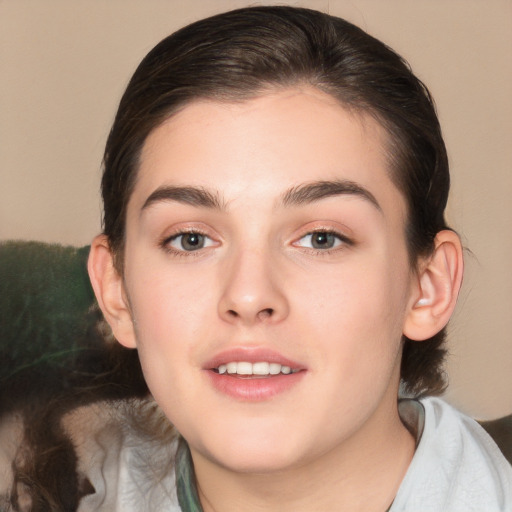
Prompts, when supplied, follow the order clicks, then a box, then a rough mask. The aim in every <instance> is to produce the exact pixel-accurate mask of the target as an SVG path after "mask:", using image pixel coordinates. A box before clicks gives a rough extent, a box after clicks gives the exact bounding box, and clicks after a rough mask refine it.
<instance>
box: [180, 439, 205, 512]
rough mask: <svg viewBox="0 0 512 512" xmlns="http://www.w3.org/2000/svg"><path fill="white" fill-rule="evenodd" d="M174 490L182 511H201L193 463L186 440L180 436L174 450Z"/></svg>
mask: <svg viewBox="0 0 512 512" xmlns="http://www.w3.org/2000/svg"><path fill="white" fill-rule="evenodd" d="M175 471H176V491H177V494H178V503H179V504H180V508H181V510H182V512H203V508H202V507H201V503H200V501H199V496H198V494H197V488H196V483H195V480H196V478H195V474H194V464H193V463H192V456H191V454H190V449H189V447H188V445H187V443H186V441H185V440H184V439H183V438H181V439H180V441H179V444H178V450H177V451H176V465H175Z"/></svg>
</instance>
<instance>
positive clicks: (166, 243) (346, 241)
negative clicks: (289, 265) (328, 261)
mask: <svg viewBox="0 0 512 512" xmlns="http://www.w3.org/2000/svg"><path fill="white" fill-rule="evenodd" d="M315 234H324V235H327V236H329V235H332V236H334V237H335V238H336V239H337V241H338V242H339V243H338V245H336V246H334V247H331V248H327V249H320V248H314V247H302V246H300V245H298V242H299V241H301V240H303V239H304V238H306V237H308V236H311V237H312V236H314V235H315ZM185 235H199V236H203V237H205V238H206V239H208V240H210V241H212V240H213V239H212V238H211V237H210V236H208V235H207V234H206V233H205V232H204V231H201V230H199V229H190V230H182V231H178V232H176V233H174V234H172V235H171V236H167V237H165V238H164V239H163V240H162V241H161V242H160V244H159V245H160V247H161V248H162V249H164V250H165V251H166V252H167V253H168V254H171V255H173V256H176V257H198V256H200V255H201V253H202V249H206V248H208V247H211V246H212V245H213V244H209V245H208V246H206V247H200V248H198V249H197V250H191V251H187V250H184V249H183V250H179V249H175V248H174V247H172V246H171V245H170V244H171V242H173V241H174V240H177V239H178V238H180V237H182V236H185ZM292 245H293V246H294V247H299V248H301V247H302V249H303V250H305V251H307V252H308V253H310V254H313V255H317V256H328V255H332V254H333V253H335V252H338V251H340V250H343V249H344V248H345V247H347V246H349V247H350V246H353V245H354V241H353V240H352V239H350V238H348V237H347V236H346V235H344V234H343V233H340V232H338V231H335V230H332V229H322V228H319V229H315V230H312V231H308V232H306V233H304V234H303V235H301V236H300V238H298V239H297V240H296V242H293V243H292Z"/></svg>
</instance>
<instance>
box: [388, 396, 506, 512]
mask: <svg viewBox="0 0 512 512" xmlns="http://www.w3.org/2000/svg"><path fill="white" fill-rule="evenodd" d="M405 407H406V408H407V404H406V406H405ZM409 407H410V408H413V409H414V408H417V407H421V408H422V409H423V411H424V424H423V432H422V434H421V439H420V440H419V443H418V446H417V449H416V453H415V455H414V457H413V460H412V462H411V465H410V467H409V470H408V471H407V473H406V476H405V478H404V480H403V482H402V485H401V486H400V489H399V492H398V494H397V496H396V499H395V502H394V504H393V507H392V509H391V510H392V512H398V511H400V510H403V511H406V510H422V511H425V512H426V511H432V512H438V511H444V510H449V511H451V512H457V511H461V512H462V511H464V512H467V511H472V510H474V511H482V510H486V511H501V510H503V511H504V510H511V509H512V467H511V466H510V464H509V463H508V462H507V460H506V459H505V457H504V456H503V455H502V453H501V452H500V450H499V448H498V447H497V446H496V444H495V443H494V441H493V440H492V439H491V437H490V436H489V435H488V434H487V433H486V432H485V430H484V429H483V428H482V427H481V426H480V425H479V424H478V423H477V422H476V421H474V420H473V419H471V418H469V417H468V416H465V415H464V414H462V413H460V412H459V411H457V410H456V409H454V408H453V407H451V406H450V405H448V404H447V403H446V402H444V401H443V400H440V399H438V398H426V399H423V400H421V401H420V402H413V401H411V403H410V405H409ZM420 416H421V415H420ZM419 429H420V431H421V426H420V427H419Z"/></svg>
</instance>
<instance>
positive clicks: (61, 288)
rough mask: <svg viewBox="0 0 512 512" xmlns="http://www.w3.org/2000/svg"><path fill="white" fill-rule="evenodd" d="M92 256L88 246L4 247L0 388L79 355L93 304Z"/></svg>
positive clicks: (0, 248)
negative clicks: (40, 367)
mask: <svg viewBox="0 0 512 512" xmlns="http://www.w3.org/2000/svg"><path fill="white" fill-rule="evenodd" d="M88 253H89V247H88V246H86V247H81V248H75V247H64V246H61V245H56V244H46V243H42V242H23V241H7V242H1V243H0V383H1V382H2V381H4V380H6V379H8V378H10V377H12V376H13V375H15V374H16V373H17V372H19V371H21V370H24V369H26V368H28V367H30V366H34V365H38V364H46V365H47V364H53V365H55V364H57V365H59V364H64V362H66V361H69V359H70V357H72V356H73V354H74V353H76V352H77V351H80V350H81V348H82V346H83V341H84V339H85V337H86V335H87V331H88V329H89V328H90V326H91V321H92V319H91V318H90V316H89V315H88V313H89V312H90V310H91V308H92V306H93V305H94V303H95V299H94V293H93V291H92V288H91V285H90V283H89V278H88V275H87V267H86V264H87V257H88Z"/></svg>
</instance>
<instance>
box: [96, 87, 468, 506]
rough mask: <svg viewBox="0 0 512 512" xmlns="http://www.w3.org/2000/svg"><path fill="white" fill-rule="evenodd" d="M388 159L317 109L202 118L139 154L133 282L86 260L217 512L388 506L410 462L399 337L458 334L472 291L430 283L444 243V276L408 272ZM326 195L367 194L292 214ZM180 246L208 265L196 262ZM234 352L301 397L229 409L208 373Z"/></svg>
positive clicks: (321, 97) (347, 122)
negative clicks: (457, 304) (401, 407)
mask: <svg viewBox="0 0 512 512" xmlns="http://www.w3.org/2000/svg"><path fill="white" fill-rule="evenodd" d="M385 141H386V134H385V132H384V131H383V129H382V128H381V127H380V125H379V124H378V123H377V122H376V121H375V120H374V119H373V118H370V117H369V116H368V117H367V116H365V115H362V114H357V115H355V114H353V113H349V112H348V111H347V110H346V109H344V108H343V107H342V106H341V105H340V104H339V103H338V102H337V101H336V100H334V99H333V98H332V97H330V96H328V95H326V94H324V93H323V92H320V91H317V90H315V89H309V88H304V89H290V90H284V91H279V92H272V93H268V94H265V95H263V96H261V97H258V98H255V99H251V100H248V101H245V102H241V103H236V104H234V103H233V104H231V103H222V104H221V103H216V102H208V101H197V102H195V103H192V104H191V105H189V106H187V107H186V108H184V109H183V110H182V111H181V112H180V113H179V114H177V115H175V116H173V117H172V118H170V119H169V120H168V121H166V122H165V123H164V124H163V125H161V126H160V127H158V128H157V129H155V130H154V131H153V132H152V134H150V136H149V137H148V139H147V141H146V144H145V146H144V149H143V152H142V157H141V165H140V169H139V174H138V179H137V182H136V185H135V189H134V192H133V195H132V197H131V198H130V201H129V205H128V212H127V223H126V246H125V254H124V258H125V260H124V261H125V266H124V269H125V271H124V276H122V277H121V276H118V275H117V274H116V272H115V270H114V269H113V266H112V258H111V255H110V254H109V253H108V243H107V242H106V240H105V239H104V238H102V237H99V238H98V239H97V240H96V241H95V242H94V244H93V251H92V253H91V262H90V267H91V269H92V270H91V275H92V281H93V285H94V286H95V289H96V292H97V294H98V296H99V297H100V304H101V305H102V309H103V310H104V312H105V314H106V316H107V319H108V320H109V322H110V324H111V325H112V327H113V329H114V334H115V335H116V337H117V339H118V340H119V341H120V342H121V343H123V344H124V345H126V346H129V347H137V348H138V350H139V354H140V358H141V363H142V366H143V369H144V372H145V375H146V379H147V382H148V385H149V388H150V390H151V392H152V393H153V395H154V397H155V399H156V401H157V402H158V403H159V405H160V406H161V407H162V409H163V410H164V412H165V414H166V415H167V416H168V418H169V419H170V420H171V421H172V422H173V423H174V424H175V426H176V427H177V429H178V430H179V431H180V432H181V434H182V435H183V436H184V437H185V439H187V441H188V443H189V445H190V448H191V452H192V457H193V461H194V466H195V470H196V476H197V480H198V486H199V492H200V496H201V501H202V504H203V507H204V509H205V511H210V510H212V511H213V510H217V511H218V510H222V511H223V512H226V511H231V510H248V511H249V510H294V511H300V510H339V509H342V508H343V507H348V509H349V510H365V511H371V510H385V509H386V508H387V507H388V506H389V505H390V503H391V502H392V500H393V497H394V495H395V493H396V491H397V489H398V486H399V484H400V482H401V480H402V478H403V475H404V474H405V471H406V469H407V466H408V464H409V462H410V460H411V458H412V456H413V453H414V441H413V439H412V437H411V435H410V434H409V432H408V431H407V430H406V429H405V427H404V426H403V425H402V423H401V421H400V419H399V416H398V411H397V405H396V402H397V398H396V397H397V392H398V384H399V373H400V359H401V348H402V342H401V339H402V334H403V333H405V334H407V335H408V336H410V337H413V338H414V339H425V338H427V337H429V336H431V335H432V334H433V333H434V332H437V330H439V329H440V328H441V327H442V326H443V325H444V323H446V321H447V319H448V318H449V314H450V313H451V309H450V308H451V307H452V303H453V297H452V295H453V294H451V293H449V292H450V291H451V289H452V288H454V289H456V288H457V282H460V279H459V274H460V272H459V271H458V270H457V271H456V272H455V273H454V272H451V273H450V271H449V270H448V271H440V272H437V269H438V268H440V269H441V268H451V267H450V265H451V263H452V262H460V258H459V255H458V253H457V249H456V247H455V245H456V244H455V242H454V241H453V240H452V239H451V238H450V236H449V235H445V236H446V237H447V238H446V239H444V238H443V237H441V238H439V240H438V244H437V245H438V247H442V248H443V249H442V250H439V252H438V254H441V256H439V257H438V258H437V260H439V261H440V263H439V262H438V263H437V266H435V265H434V264H433V265H432V267H429V264H427V263H425V265H423V264H421V265H420V267H421V269H422V270H421V271H420V272H416V271H415V269H411V268H410V265H409V257H408V253H407V248H406V240H405V234H404V233H405V221H406V206H405V200H404V198H403V197H402V195H401V193H400V192H399V191H398V189H397V188H396V187H395V185H394V184H393V182H392V181H391V179H390V174H389V169H388V168H387V159H386V154H385V146H386V144H385ZM325 181H329V182H336V183H339V182H342V183H347V182H350V183H352V184H354V183H355V184H357V187H359V188H358V190H357V193H354V191H351V192H349V193H342V194H339V193H336V194H335V193H332V194H328V195H326V196H325V197H321V198H319V197H316V198H312V197H310V198H309V200H308V201H306V202H305V203H300V202H299V201H297V200H296V201H291V202H290V201H286V200H285V199H284V198H286V197H288V198H290V191H291V190H294V189H295V188H296V187H306V186H308V185H310V184H311V183H315V182H325ZM166 187H167V190H168V189H169V187H199V188H200V189H201V190H207V191H208V192H209V194H210V198H211V197H213V198H215V199H216V202H217V203H218V204H216V205H213V204H190V203H197V198H196V199H194V200H193V201H191V200H190V198H189V199H187V200H184V199H183V195H182V196H180V197H178V196H176V195H173V196H172V198H171V197H170V195H169V194H168V193H161V192H157V193H156V194H155V191H158V190H162V189H163V188H166ZM331 192H332V190H331ZM165 196H167V198H165ZM310 196H311V194H310ZM148 198H149V199H148ZM177 199H178V200H177ZM203 199H204V198H203ZM295 199H297V198H295ZM210 202H212V201H210ZM203 203H205V201H203ZM290 203H291V204H290ZM184 231H185V232H190V231H192V232H196V233H201V234H202V235H204V236H205V238H204V241H205V245H204V246H203V247H202V248H200V249H198V250H189V251H187V250H185V249H184V246H183V242H189V241H190V238H188V237H187V236H185V237H184V236H181V235H180V233H181V234H182V233H183V232H184ZM315 231H320V232H323V233H325V232H329V233H335V235H334V237H333V239H332V241H333V246H332V247H325V245H324V246H323V247H321V248H318V247H317V248H315V247H313V246H312V236H311V233H312V232H315ZM314 236H316V235H314ZM454 244H455V245H454ZM185 245H186V244H185ZM451 247H455V249H453V250H452V249H451ZM441 260H442V261H441ZM433 261H435V259H433ZM443 262H444V263H443ZM446 262H448V263H449V265H448V266H447V265H445V263H446ZM443 265H444V267H443ZM95 275H96V276H100V277H95ZM436 275H442V276H444V277H445V280H444V281H443V282H442V283H441V282H439V281H436V279H437V278H436ZM448 275H449V276H448ZM446 276H448V277H446ZM448 282H449V286H448V285H447V284H446V283H448ZM425 296H426V298H427V299H428V300H429V305H428V306H424V305H422V306H421V307H418V306H417V305H416V304H417V301H418V300H419V299H420V298H425ZM441 299H443V300H444V302H443V300H441ZM448 303H449V304H448ZM436 307H437V310H436V311H437V313H436V315H437V316H436V315H434V312H435V311H434V309H435V308H436ZM231 348H241V349H242V350H251V349H253V348H262V349H271V350H273V351H277V352H278V353H279V354H281V355H283V356H285V357H287V358H289V359H291V360H293V361H294V362H296V363H297V365H298V367H299V368H300V369H301V372H302V375H301V378H300V379H297V382H296V383H295V384H294V385H293V386H291V387H290V388H289V389H286V390H285V391H283V392H279V393H277V394H276V395H275V396H272V397H270V398H265V399H263V400H244V399H241V398H236V397H233V396H229V395H226V394H225V393H222V392H220V391H219V390H218V389H217V388H215V387H214V386H212V384H211V380H210V378H209V376H208V369H207V368H205V365H206V363H207V362H208V361H209V360H211V359H212V358H214V357H215V356H216V355H217V354H218V353H219V352H222V351H224V350H227V349H231ZM368 482H371V486H370V487H371V488H369V486H368Z"/></svg>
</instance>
